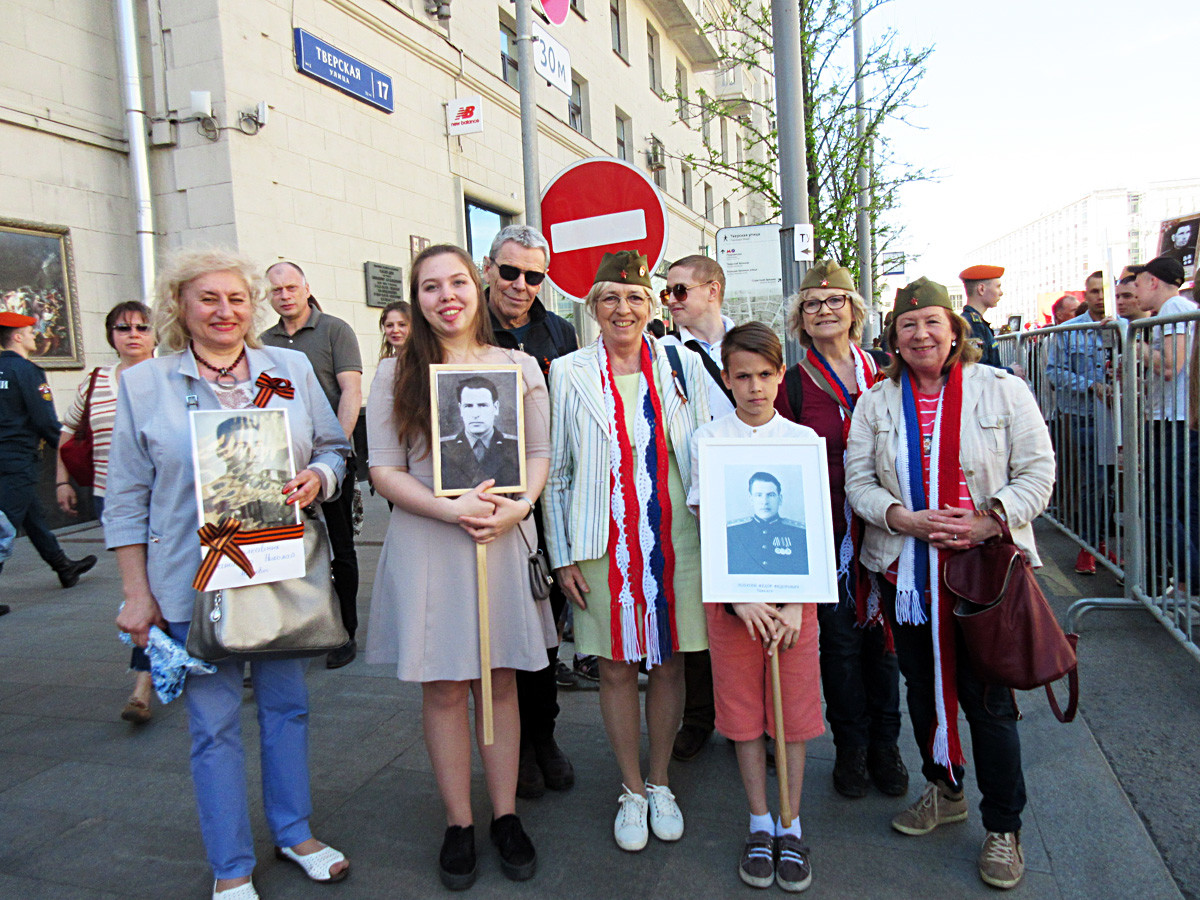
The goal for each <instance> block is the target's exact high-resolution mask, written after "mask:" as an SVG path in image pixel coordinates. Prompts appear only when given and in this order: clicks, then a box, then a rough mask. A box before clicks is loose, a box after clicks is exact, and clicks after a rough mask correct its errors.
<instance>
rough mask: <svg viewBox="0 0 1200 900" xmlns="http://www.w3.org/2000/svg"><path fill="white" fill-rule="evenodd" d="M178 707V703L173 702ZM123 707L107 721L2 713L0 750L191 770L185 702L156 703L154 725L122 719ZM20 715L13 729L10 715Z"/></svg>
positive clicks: (154, 768)
mask: <svg viewBox="0 0 1200 900" xmlns="http://www.w3.org/2000/svg"><path fill="white" fill-rule="evenodd" d="M171 706H172V707H175V706H176V704H172V705H171ZM119 711H120V706H114V707H112V708H111V709H109V710H108V713H109V715H108V718H107V720H105V721H90V720H84V719H66V718H49V717H38V718H35V717H31V716H21V717H16V716H0V753H4V752H15V753H29V754H33V755H37V756H39V757H42V758H46V759H54V760H67V759H70V760H87V761H90V762H97V763H111V764H115V765H119V766H129V767H136V768H139V769H146V770H154V771H164V772H187V771H188V759H187V757H188V737H187V719H186V716H185V715H182V714H181V713H182V712H183V710H182V707H180V708H179V709H174V708H171V709H169V710H168V711H165V712H164V711H163V710H162V708H161V707H159V706H157V705H156V706H155V707H154V715H155V718H154V719H153V720H152V721H151V722H150V723H149V724H148V725H141V726H136V725H130V724H129V723H128V722H122V721H121V720H120V719H119V718H118V713H119ZM8 719H19V720H20V721H21V723H22V724H21V726H20V727H19V728H15V729H10V728H6V727H5V726H4V722H5V720H8Z"/></svg>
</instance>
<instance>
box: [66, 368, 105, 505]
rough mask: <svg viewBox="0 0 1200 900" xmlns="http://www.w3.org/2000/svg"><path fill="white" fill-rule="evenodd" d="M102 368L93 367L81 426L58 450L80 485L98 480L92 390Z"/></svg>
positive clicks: (90, 483) (88, 485)
mask: <svg viewBox="0 0 1200 900" xmlns="http://www.w3.org/2000/svg"><path fill="white" fill-rule="evenodd" d="M99 374H100V369H99V368H95V369H92V377H91V381H90V383H89V384H88V390H87V396H86V397H85V398H84V401H83V415H82V416H81V417H80V419H79V427H78V428H76V429H75V433H74V434H73V435H71V436H70V437H69V438H67V439H66V440H65V441H63V444H62V446H61V447H59V448H58V452H59V453H60V454H61V455H62V461H63V466H65V467H66V470H67V474H68V475H70V476H71V477H72V478H73V479H75V483H76V484H78V485H79V486H80V487H91V486H92V485H93V484H95V482H96V463H95V460H94V458H93V457H92V445H93V443H94V442H93V440H92V417H91V412H92V391H94V390H95V389H96V376H97V375H99Z"/></svg>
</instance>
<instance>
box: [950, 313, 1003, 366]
mask: <svg viewBox="0 0 1200 900" xmlns="http://www.w3.org/2000/svg"><path fill="white" fill-rule="evenodd" d="M962 316H963V318H964V319H966V320H967V324H968V325H970V326H971V337H970V338H969V340H970V341H971V343H973V344H974V345H975V346H976V347H978V348H979V349H980V351H981V352H982V353H983V359H981V360H980V362H981V363H983V364H984V365H987V366H995V367H996V368H997V369H1004V371H1006V372H1012V369H1010V368H1008V366H1006V365H1004V364H1003V363H1002V362H1000V351H999V350H998V349H996V335H995V334H994V333H993V331H992V326H991V325H989V324H988V323H987V320H986V319H984V317H983V314H982V313H981V312H980V311H979V310H977V309H976V308H975V307H973V306H964V307H963V311H962Z"/></svg>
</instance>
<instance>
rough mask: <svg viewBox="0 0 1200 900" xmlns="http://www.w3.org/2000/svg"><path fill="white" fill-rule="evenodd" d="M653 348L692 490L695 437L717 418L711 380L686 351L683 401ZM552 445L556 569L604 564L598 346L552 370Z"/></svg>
mask: <svg viewBox="0 0 1200 900" xmlns="http://www.w3.org/2000/svg"><path fill="white" fill-rule="evenodd" d="M652 346H653V349H654V385H655V388H656V390H657V391H658V397H659V400H660V401H661V403H662V410H663V417H664V418H665V419H666V422H667V434H668V436H669V437H670V439H671V447H672V450H673V451H674V453H675V460H676V462H677V463H678V465H679V477H680V478H681V479H682V480H683V487H684V490H685V491H686V490H687V488H688V485H689V484H690V483H691V477H692V457H691V437H692V432H693V431H695V430H696V429H697V428H699V427H700V426H701V425H703V424H705V423H706V422H708V421H709V419H710V416H709V412H708V390H707V377H708V376H707V375H706V374H705V372H704V366H703V363H701V361H700V358H699V357H698V356H696V354H695V353H693V352H692V351H691V350H688V349H686V348H684V349H681V350H680V351H679V358H680V365H681V366H682V367H683V373H682V375H683V379H682V380H683V383H684V384H685V385H686V386H687V393H688V399H687V400H684V398H683V397H682V396H681V394H680V391H679V388H678V387H677V386H676V384H675V378H674V376H673V374H672V371H671V362H670V359H669V358H668V356H667V353H666V351H665V350H664V349H663V347H662V345H661V344H660V343H659V342H658V341H652ZM550 444H551V457H550V478H549V480H548V481H547V483H546V490H545V492H544V493H543V494H542V497H543V500H544V504H545V506H544V512H545V515H544V520H543V521H544V524H545V528H546V546H547V549H548V550H549V551H550V564H551V565H552V566H553V567H554V568H556V569H558V568H562V567H563V566H567V565H570V564H571V563H573V562H578V561H579V560H584V559H599V558H600V557H602V556H604V554H605V553H606V552H607V550H608V525H609V506H610V503H609V482H610V472H609V440H608V415H607V413H606V412H605V409H604V394H603V391H602V388H601V385H600V362H599V348H598V345H597V344H590V345H589V346H587V347H584V348H583V349H581V350H576V351H575V352H574V353H569V354H567V355H566V356H562V357H559V358H558V359H556V360H554V362H553V363H551V365H550Z"/></svg>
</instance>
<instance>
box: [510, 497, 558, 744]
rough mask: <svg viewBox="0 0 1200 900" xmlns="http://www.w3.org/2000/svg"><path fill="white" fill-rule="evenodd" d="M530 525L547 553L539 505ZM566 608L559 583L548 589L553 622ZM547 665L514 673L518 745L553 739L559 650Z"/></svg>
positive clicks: (549, 653) (549, 654)
mask: <svg viewBox="0 0 1200 900" xmlns="http://www.w3.org/2000/svg"><path fill="white" fill-rule="evenodd" d="M533 521H534V524H535V525H536V526H537V538H538V547H539V548H540V549H541V551H542V553H543V554H545V555H546V558H547V559H549V558H550V555H549V554H548V553H546V533H545V530H544V529H543V528H542V509H541V504H538V505H537V506H536V507H534V510H533ZM566 607H567V597H566V595H565V594H564V593H563V592H562V591H561V590H560V589H559V587H558V582H557V581H556V582H555V583H554V585H553V586H552V587H551V588H550V610H551V612H553V613H554V621H555V622H556V623H557V622H559V621H561V620H562V614H563V610H564V609H566ZM546 655H547V657H548V659H549V664H548V665H547V666H546V667H545V668H544V669H538V670H537V671H536V672H525V671H522V670H521V669H518V670H517V707H518V709H519V711H520V715H521V741H522V742H524V743H528V742H530V741H533V742H534V743H539V742H543V741H547V740H549V739H550V738H552V737H554V723H555V721H556V720H557V719H558V681H557V680H556V678H555V672H554V668H555V662H556V661H557V660H558V647H557V646H555V647H551V648H550V649H549V650H548V651H546Z"/></svg>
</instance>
